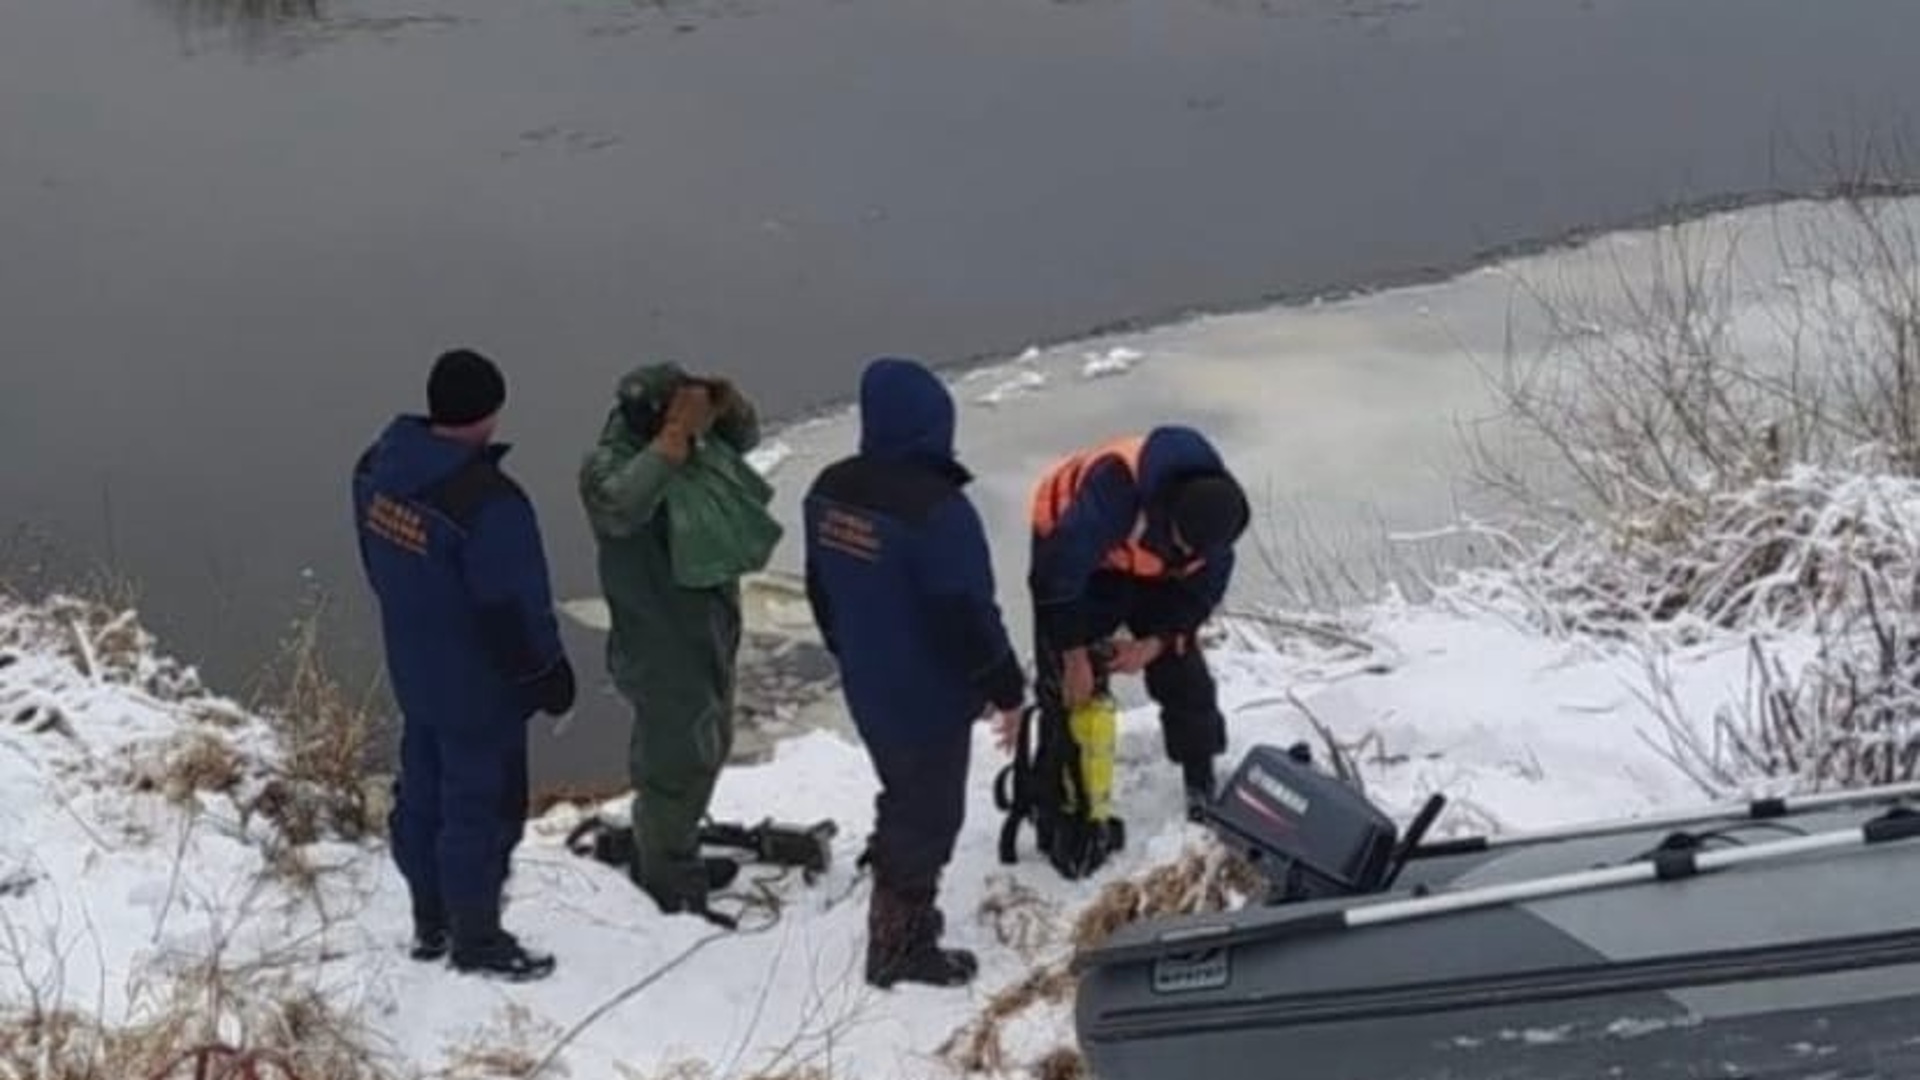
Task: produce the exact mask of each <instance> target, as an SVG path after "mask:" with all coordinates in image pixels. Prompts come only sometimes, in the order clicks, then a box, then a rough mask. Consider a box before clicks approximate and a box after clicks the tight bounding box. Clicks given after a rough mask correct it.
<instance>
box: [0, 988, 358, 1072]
mask: <svg viewBox="0 0 1920 1080" xmlns="http://www.w3.org/2000/svg"><path fill="white" fill-rule="evenodd" d="M210 1051H219V1052H218V1053H212V1054H210V1053H209V1052H210ZM208 1057H210V1058H211V1059H212V1060H213V1061H215V1062H218V1061H221V1060H225V1061H227V1062H229V1063H232V1062H235V1061H245V1060H247V1059H249V1058H251V1059H253V1060H255V1061H257V1062H258V1063H259V1069H258V1076H259V1077H260V1080H278V1078H279V1077H281V1076H285V1077H286V1078H287V1080H391V1078H392V1077H393V1073H391V1072H390V1071H388V1069H387V1068H385V1067H384V1066H383V1065H381V1064H380V1063H379V1062H378V1058H377V1055H375V1054H374V1053H373V1052H372V1051H371V1050H370V1049H369V1048H368V1046H367V1044H366V1043H365V1041H364V1040H363V1038H362V1036H361V1030H360V1028H359V1027H358V1021H357V1020H355V1019H354V1018H352V1017H350V1016H347V1015H344V1014H343V1013H342V1012H340V1011H339V1010H337V1009H336V1008H335V1007H333V1006H332V1005H331V1004H329V1003H328V1002H327V1001H325V1000H323V999H322V998H321V997H320V995H319V994H318V993H317V992H316V991H314V990H312V989H309V988H302V987H301V986H300V985H299V984H298V981H297V980H295V979H293V978H292V977H291V975H290V973H279V974H276V975H273V976H272V977H262V973H260V972H219V971H216V970H214V969H202V970H200V971H196V972H193V973H191V974H188V975H185V976H182V977H180V978H179V979H178V980H177V981H175V982H173V983H172V984H170V985H169V986H168V987H167V988H166V990H165V991H163V993H162V995H161V997H160V999H159V1000H158V1002H157V1003H156V1005H155V1007H154V1008H152V1009H151V1010H149V1011H148V1015H147V1016H146V1017H145V1018H142V1019H137V1020H134V1021H131V1022H128V1023H124V1024H117V1025H116V1024H103V1023H100V1022H99V1021H97V1020H95V1019H93V1018H91V1017H87V1016H84V1015H82V1014H80V1013H79V1012H76V1011H73V1010H67V1009H51V1010H44V1011H34V1010H29V1011H26V1012H24V1013H14V1014H12V1015H6V1014H4V1013H0V1078H5V1080H173V1078H175V1077H189V1076H206V1077H233V1078H235V1080H238V1078H241V1077H248V1076H251V1075H253V1074H249V1073H247V1072H243V1071H239V1070H237V1069H235V1068H232V1067H231V1065H230V1066H229V1067H227V1068H216V1069H212V1070H209V1071H207V1072H203V1073H196V1072H195V1071H194V1069H193V1062H194V1061H195V1059H196V1058H208Z"/></svg>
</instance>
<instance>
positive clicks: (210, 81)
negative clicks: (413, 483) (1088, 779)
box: [0, 0, 1920, 778]
mask: <svg viewBox="0 0 1920 1080" xmlns="http://www.w3.org/2000/svg"><path fill="white" fill-rule="evenodd" d="M1916 41H1920V4H1915V3H1911V2H1909V0H1877V2H1875V0H1821V2H1819V3H1808V2H1806V0H1426V2H1421V0H1402V2H1377V0H1375V2H1364V3H1363V2H1349V3H1338V2H1307V0H1298V2H1283V0H1265V2H1261V0H1187V2H1178V3H1176V2H1173V0H1158V2H1149V0H1079V2H1048V0H967V2H965V3H956V2H953V0H937V2H936V0H794V2H789V3H782V4H775V3H773V2H772V0H733V2H722V3H704V2H695V3H678V2H675V0H658V2H651V3H638V4H636V3H625V2H621V3H586V2H575V3H557V4H525V3H508V2H506V0H472V2H468V3H456V2H454V0H414V2H413V3H411V4H409V3H402V2H398V0H365V2H362V3H356V4H353V5H351V6H348V5H345V4H338V3H335V2H334V0H0V463H3V464H4V467H3V468H0V508H4V518H3V519H0V520H4V523H5V524H6V525H7V526H8V527H9V528H10V529H12V528H22V529H27V530H28V532H27V533H25V534H20V535H18V538H16V539H15V540H14V541H12V542H11V543H10V544H9V545H8V549H9V555H10V558H11V559H12V561H13V562H14V563H15V564H16V565H17V564H18V563H19V562H20V561H21V560H22V559H23V558H28V557H29V556H30V555H31V554H32V553H43V552H45V551H47V550H58V551H60V552H61V553H62V554H63V555H64V556H65V558H66V560H67V561H69V562H74V561H84V560H93V559H103V558H110V559H111V560H113V561H114V562H115V563H116V564H117V565H118V566H119V567H120V568H121V569H123V570H124V571H125V572H127V573H129V574H131V575H133V576H134V577H136V578H137V579H138V580H139V581H140V583H141V584H142V586H143V589H144V595H145V599H144V607H145V608H146V609H147V612H148V615H149V621H150V622H152V623H154V624H155V625H157V626H158V627H159V628H160V629H161V630H162V631H163V632H164V633H165V634H166V635H167V637H168V639H169V641H170V644H171V646H172V647H173V648H174V649H175V650H177V651H179V652H181V653H184V654H186V655H188V656H190V657H192V658H194V659H196V660H199V661H201V662H202V663H203V665H204V666H205V668H206V669H207V671H208V672H209V674H210V675H211V676H212V677H213V678H215V679H216V680H219V681H220V682H222V683H225V684H230V685H231V684H235V683H236V681H237V680H238V679H241V678H243V677H245V676H246V675H247V674H249V673H250V672H251V671H252V670H253V667H254V665H256V664H257V663H258V662H259V661H261V660H262V659H264V658H265V657H266V655H267V654H268V652H269V651H270V650H271V647H272V643H273V640H274V638H275V637H276V635H277V634H278V633H279V632H280V630H281V629H282V626H283V622H284V619H285V618H286V615H287V613H288V611H289V610H290V607H291V605H292V604H293V602H294V601H295V600H296V599H297V598H298V596H299V595H300V593H301V590H302V589H303V588H306V587H307V586H309V585H314V586H317V587H320V588H323V589H327V590H330V591H334V592H337V593H339V594H341V595H340V599H341V602H342V604H343V605H345V606H343V607H341V608H340V612H339V613H340V615H341V617H342V622H341V624H340V625H341V626H342V628H343V630H344V631H346V632H347V633H348V634H349V638H348V640H347V641H346V642H345V646H346V651H345V652H344V653H343V656H345V657H346V658H347V659H349V660H350V661H363V660H364V659H365V658H366V655H367V654H366V651H365V648H366V645H367V642H366V641H365V640H363V638H364V632H365V631H366V630H367V629H368V628H369V626H370V623H369V622H368V621H367V619H366V613H365V610H364V607H363V606H362V602H361V594H360V586H359V581H358V578H357V571H356V567H355V565H354V563H353V548H352V538H351V534H350V533H349V531H348V529H347V493H346V490H347V489H346V472H347V469H348V467H349V465H350V463H351V461H352V460H353V457H354V456H355V454H356V453H357V452H358V451H359V449H360V447H361V445H362V444H363V443H364V441H365V440H366V439H367V438H368V437H369V436H370V435H371V434H372V433H373V432H374V431H375V430H376V429H377V428H378V427H379V425H380V424H381V423H382V422H383V421H384V420H385V419H386V418H387V416H388V414H389V413H390V412H392V411H393V410H395V409H397V408H410V407H414V406H415V405H416V404H417V401H418V398H419V385H420V382H421V379H422V376H423V371H424V367H425V364H426V362H427V360H428V359H429V358H430V357H431V356H432V355H433V353H435V352H436V351H437V350H439V349H441V348H443V347H445V346H447V345H450V344H454V343H466V344H471V345H474V346H477V347H479V348H482V349H484V350H486V351H489V352H491V353H493V354H495V355H496V356H497V357H498V358H500V359H501V360H502V361H503V362H504V364H505V365H506V367H507V368H508V370H509V375H510V378H511V379H512V387H513V390H512V398H511V403H510V409H511V411H510V413H509V417H508V429H507V431H508V436H509V437H511V438H513V439H515V440H517V441H518V443H519V444H520V445H519V449H518V450H517V451H516V453H515V456H514V457H513V458H512V459H510V460H511V462H512V464H513V465H514V467H515V468H516V469H517V472H518V474H519V475H520V476H521V477H522V478H523V479H524V480H525V481H526V483H527V485H528V487H529V488H530V489H531V490H532V491H533V493H534V494H535V496H536V498H537V500H538V501H539V504H540V509H541V511H542V513H543V515H544V518H545V521H546V525H547V528H548V542H549V545H550V547H551V551H552V554H553V557H554V560H555V566H554V571H555V577H556V587H557V589H558V590H559V591H560V592H561V593H562V594H563V595H579V594H583V593H587V592H590V591H591V590H592V588H593V581H592V566H591V559H590V548H589V546H588V542H587V538H586V535H585V532H584V528H583V523H582V521H581V519H580V515H579V512H578V509H577V506H576V504H575V502H574V500H573V494H572V475H573V468H574V464H575V462H576V461H577V459H578V455H579V454H580V452H581V451H582V450H583V448H584V447H585V445H586V444H587V442H588V441H589V440H590V439H591V437H592V435H593V434H594V432H595V430H596V429H597V426H598V422H599V419H600V416H601V415H602V412H603V409H604V403H605V400H606V393H607V390H608V388H609V387H610V385H611V383H612V381H613V379H614V377H615V376H616V375H617V373H619V372H620V371H621V370H623V369H624V368H626V367H627V366H629V365H630V364H632V363H633V362H635V361H637V360H640V359H642V358H648V357H662V356H674V357H679V358H683V359H685V360H687V361H689V362H692V363H694V364H697V365H714V366H718V367H722V368H725V369H726V370H728V371H730V372H731V373H733V374H734V375H736V376H737V377H739V378H740V379H741V380H742V381H743V382H744V383H745V385H746V386H747V388H748V389H749V390H750V391H751V392H753V393H754V394H755V395H757V396H758V397H759V399H760V400H761V402H762V403H763V405H764V406H765V407H766V408H767V409H768V410H769V411H770V412H771V413H772V414H773V415H775V416H792V415H794V414H797V413H799V412H801V411H804V410H808V409H812V408H817V407H820V406H823V405H826V404H830V403H832V402H834V401H836V400H838V399H840V398H842V397H843V396H844V395H845V394H846V392H847V389H848V387H849V385H850V383H851V380H852V379H853V377H854V375H855V373H856V372H857V370H858V367H859V365H860V364H861V363H862V361H863V360H864V359H865V358H866V357H868V356H869V355H871V354H873V353H876V352H880V351H907V352H913V353H917V354H920V355H923V356H926V357H928V358H931V359H934V360H939V361H959V360H964V359H968V358H976V357H979V356H982V355H992V354H999V353H1005V352H1011V351H1016V350H1018V349H1020V348H1021V347H1023V346H1025V345H1026V344H1028V343H1030V342H1033V341H1036V340H1043V339H1058V338H1061V337H1065V336H1070V335H1075V334H1078V333H1081V332H1083V331H1086V330H1088V329H1090V328H1094V327H1097V326H1102V325H1110V324H1113V323H1115V322H1117V321H1124V320H1139V319H1150V318H1155V317H1160V316H1166V315H1171V314H1174V313H1177V312H1180V311H1182V310H1184V309H1189V308H1193V307H1196V306H1206V307H1232V306H1240V305H1247V304H1252V303H1256V302H1259V301H1260V300H1261V299H1262V298H1270V297H1276V296H1285V295H1300V294H1304V293H1309V292H1313V291H1316V290H1326V289H1333V288H1339V287H1343V286H1352V285H1359V284H1367V283H1376V282H1381V281H1386V280H1395V279H1402V278H1405V277H1408V276H1412V275H1419V274H1422V273H1426V272H1432V271H1436V270H1441V269H1445V268H1452V267H1458V266H1461V265H1463V264H1466V263H1468V262H1470V261H1471V260H1472V259H1474V258H1475V257H1476V255H1477V254H1478V253H1481V252H1484V251H1485V250H1486V249H1488V248H1490V247H1495V246H1500V245H1507V244H1513V243H1520V242H1526V241H1529V240H1534V239H1539V238H1545V237H1552V236H1556V235H1559V234H1563V233H1565V232H1566V231H1568V230H1571V229H1576V228H1580V227H1586V226H1597V225H1606V224H1610V223H1615V222H1620V221H1623V220H1626V219H1630V218H1637V217H1640V216H1642V215H1645V214H1648V213H1650V212H1652V211H1654V210H1655V209H1657V207H1658V206H1659V205H1660V204H1662V203H1664V202H1667V201H1669V200H1679V199H1695V198H1705V197H1710V196H1719V195H1724V194H1750V193H1755V192H1763V191H1769V190H1775V189H1782V188H1785V189H1792V188H1798V187H1800V186H1802V185H1804V184H1806V183H1808V182H1810V181H1812V180H1814V179H1817V177H1816V174H1815V173H1814V172H1813V171H1812V170H1811V168H1810V163H1808V162H1806V161H1804V160H1801V159H1799V158H1796V157H1794V156H1793V155H1792V154H1791V153H1787V154H1784V155H1783V154H1782V153H1781V150H1782V146H1783V140H1793V141H1797V142H1798V143H1799V144H1800V145H1801V146H1803V147H1807V146H1818V145H1819V144H1821V143H1823V142H1824V141H1825V140H1826V139H1827V138H1828V137H1829V136H1830V135H1832V136H1838V137H1840V138H1842V139H1843V140H1845V139H1848V138H1850V137H1852V136H1853V135H1855V134H1857V133H1858V132H1859V131H1861V130H1863V129H1866V128H1870V127H1873V126H1875V125H1880V124H1884V123H1887V122H1889V121H1903V120H1905V119H1908V118H1910V117H1911V116H1913V115H1914V114H1915V113H1916V112H1920V110H1917V109H1916V106H1920V68H1916V66H1915V64H1914V61H1913V52H1912V49H1913V44H1914V42H1916ZM782 482H785V483H801V482H804V478H800V477H783V480H782ZM36 538H40V539H36ZM23 553H27V554H23ZM17 572H18V571H16V573H17ZM572 644H573V645H574V648H575V655H576V659H577V660H578V661H579V662H580V665H581V666H582V668H583V669H584V670H585V671H586V672H587V673H589V674H591V673H594V672H597V670H598V667H599V658H598V655H597V650H598V648H599V642H598V639H597V638H594V637H591V636H585V635H576V636H575V637H574V639H573V641H572ZM606 719H607V717H606V716H605V715H600V716H598V717H597V718H596V716H595V715H594V714H593V713H592V712H591V711H590V712H589V714H588V715H585V716H583V717H582V720H581V724H582V725H584V726H587V727H589V728H592V727H593V726H594V725H596V724H604V721H605V720H606ZM573 747H579V748H580V749H573ZM606 748H607V743H606V742H605V741H604V740H601V741H599V742H594V741H592V740H587V741H579V739H578V736H575V737H574V740H573V741H569V742H568V743H566V744H564V746H562V747H560V748H556V747H555V746H553V745H544V744H543V747H542V750H541V754H542V760H541V768H542V771H543V772H544V773H545V774H546V775H547V776H549V777H556V778H557V777H572V778H583V777H588V776H603V775H606V774H607V773H608V762H607V760H606V754H605V750H606Z"/></svg>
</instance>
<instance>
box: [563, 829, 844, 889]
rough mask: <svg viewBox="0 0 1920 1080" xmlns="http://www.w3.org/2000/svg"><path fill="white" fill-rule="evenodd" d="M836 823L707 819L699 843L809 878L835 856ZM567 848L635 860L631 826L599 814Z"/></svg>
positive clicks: (623, 863)
mask: <svg viewBox="0 0 1920 1080" xmlns="http://www.w3.org/2000/svg"><path fill="white" fill-rule="evenodd" d="M839 832H840V827H839V826H838V825H836V824H835V823H834V822H833V821H832V820H831V819H828V820H824V821H818V822H815V823H814V824H812V825H785V824H776V823H774V822H773V820H772V819H768V820H765V821H762V822H761V823H760V824H758V825H751V826H748V825H739V824H735V823H732V822H714V821H710V822H707V823H706V824H703V825H701V826H700V844H701V846H702V847H726V848H735V849H739V850H742V851H747V852H750V853H752V855H753V856H754V859H755V861H757V862H763V863H770V864H772V865H774V866H791V867H798V868H799V869H800V870H801V872H802V874H803V875H804V877H805V878H806V881H807V883H808V884H812V883H813V882H814V881H815V880H817V879H818V878H819V877H820V875H822V874H825V873H826V872H827V868H828V867H829V866H830V865H831V864H832V861H833V838H834V837H835V836H837V835H839ZM567 850H569V851H571V852H573V853H574V854H575V855H580V856H584V857H587V858H592V859H597V860H598V861H600V862H603V863H606V864H607V865H609V866H613V867H618V868H620V869H626V868H627V867H629V866H631V865H632V864H633V856H634V840H633V830H632V829H630V828H628V827H627V826H624V825H615V824H613V823H612V822H609V821H607V820H606V819H605V818H602V817H600V816H598V815H595V816H593V817H589V818H587V819H586V820H584V821H582V822H580V824H578V825H576V826H574V827H573V831H572V832H570V833H568V834H567Z"/></svg>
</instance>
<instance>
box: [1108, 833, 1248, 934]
mask: <svg viewBox="0 0 1920 1080" xmlns="http://www.w3.org/2000/svg"><path fill="white" fill-rule="evenodd" d="M1264 887H1265V882H1264V881H1263V880H1262V879H1261V877H1260V873H1259V871H1257V870H1255V869H1254V868H1253V866H1252V865H1251V864H1249V863H1248V862H1247V861H1246V860H1245V859H1242V858H1241V857H1240V856H1238V855H1236V854H1234V853H1233V852H1231V851H1228V850H1227V849H1226V848H1224V847H1221V846H1219V845H1217V844H1211V843H1210V844H1207V845H1206V846H1205V847H1203V848H1201V849H1199V850H1191V849H1190V850H1188V851H1187V852H1186V853H1185V854H1183V855H1181V856H1180V858H1178V859H1176V860H1174V861H1173V862H1170V863H1163V864H1161V865H1160V866H1156V867H1154V868H1153V869H1151V870H1149V871H1147V872H1146V874H1144V875H1142V876H1141V877H1140V878H1138V879H1132V880H1126V881H1116V882H1114V883H1113V884H1111V885H1108V886H1107V887H1106V888H1104V889H1102V890H1100V895H1099V896H1097V897H1095V898H1094V900H1093V902H1092V903H1091V904H1088V905H1087V907H1086V909H1085V910H1084V911H1082V912H1081V913H1080V918H1079V919H1078V920H1077V921H1076V922H1075V924H1074V928H1073V945H1074V948H1075V949H1076V950H1078V951H1081V952H1085V951H1087V950H1089V949H1093V948H1098V947H1099V946H1100V945H1101V944H1102V943H1103V942H1105V941H1106V940H1107V939H1108V938H1109V937H1112V936H1113V934H1114V933H1115V932H1116V931H1118V930H1119V929H1121V928H1122V927H1124V926H1128V925H1130V924H1132V923H1135V922H1138V921H1140V920H1141V919H1150V918H1157V917H1159V916H1163V915H1191V914H1196V913H1201V912H1211V911H1225V910H1229V909H1231V908H1236V907H1239V906H1240V905H1241V904H1243V903H1244V902H1245V900H1246V898H1247V897H1249V896H1254V895H1258V894H1259V893H1260V892H1262V891H1263V889H1264Z"/></svg>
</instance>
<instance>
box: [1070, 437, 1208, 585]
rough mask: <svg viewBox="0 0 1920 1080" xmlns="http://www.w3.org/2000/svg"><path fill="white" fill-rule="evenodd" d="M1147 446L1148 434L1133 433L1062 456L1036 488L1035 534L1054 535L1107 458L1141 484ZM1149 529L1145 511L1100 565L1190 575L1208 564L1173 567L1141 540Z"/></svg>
mask: <svg viewBox="0 0 1920 1080" xmlns="http://www.w3.org/2000/svg"><path fill="white" fill-rule="evenodd" d="M1146 445H1147V440H1146V436H1144V435H1130V436H1127V437H1126V438H1123V439H1115V440H1113V441H1112V442H1108V443H1104V444H1102V445H1100V446H1096V447H1093V448H1092V449H1089V450H1082V451H1080V452H1079V453H1076V454H1069V455H1068V456H1066V457H1065V458H1062V459H1061V460H1060V461H1059V462H1058V463H1057V464H1055V465H1054V466H1053V468H1051V469H1049V470H1047V472H1046V475H1044V476H1042V477H1041V478H1040V483H1039V484H1038V485H1036V486H1035V487H1034V489H1033V531H1034V533H1035V534H1036V535H1039V536H1043V537H1044V536H1048V535H1051V534H1052V532H1053V530H1054V527H1055V526H1057V525H1059V523H1060V518H1061V517H1062V516H1064V515H1065V514H1066V512H1067V508H1068V507H1069V506H1072V505H1073V499H1074V496H1076V495H1078V494H1079V493H1080V485H1081V484H1082V483H1084V482H1085V481H1086V478H1087V473H1088V471H1089V470H1091V469H1092V468H1093V466H1094V465H1095V464H1096V463H1098V462H1099V461H1100V460H1101V459H1103V458H1108V457H1115V458H1119V459H1120V463H1121V464H1122V465H1123V466H1125V467H1126V470H1127V474H1128V475H1129V476H1131V477H1133V481H1134V483H1135V484H1138V483H1139V482H1140V452H1141V450H1142V449H1144V448H1145V447H1146ZM1146 531H1147V516H1146V514H1144V513H1142V514H1141V515H1140V516H1139V517H1138V518H1136V519H1135V520H1134V523H1133V529H1132V531H1131V533H1130V534H1129V535H1128V537H1127V539H1126V541H1125V542H1123V543H1120V544H1117V545H1115V546H1114V547H1112V548H1109V549H1108V550H1107V553H1106V556H1105V557H1104V558H1103V559H1102V560H1101V562H1100V565H1101V566H1103V567H1105V568H1107V569H1109V570H1118V571H1119V572H1121V573H1123V574H1127V575H1129V576H1131V577H1138V578H1163V577H1168V576H1173V577H1186V576H1187V575H1189V574H1192V573H1193V572H1195V571H1197V570H1199V569H1200V567H1201V566H1202V565H1204V563H1203V560H1199V559H1195V560H1194V561H1193V562H1191V563H1189V564H1187V565H1185V566H1182V567H1180V568H1178V569H1170V568H1169V567H1168V566H1167V562H1166V560H1165V559H1162V558H1161V557H1160V556H1159V555H1157V554H1155V553H1154V552H1153V551H1151V550H1149V549H1148V548H1147V546H1146V545H1145V544H1144V543H1141V538H1142V537H1143V536H1145V535H1146Z"/></svg>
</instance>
